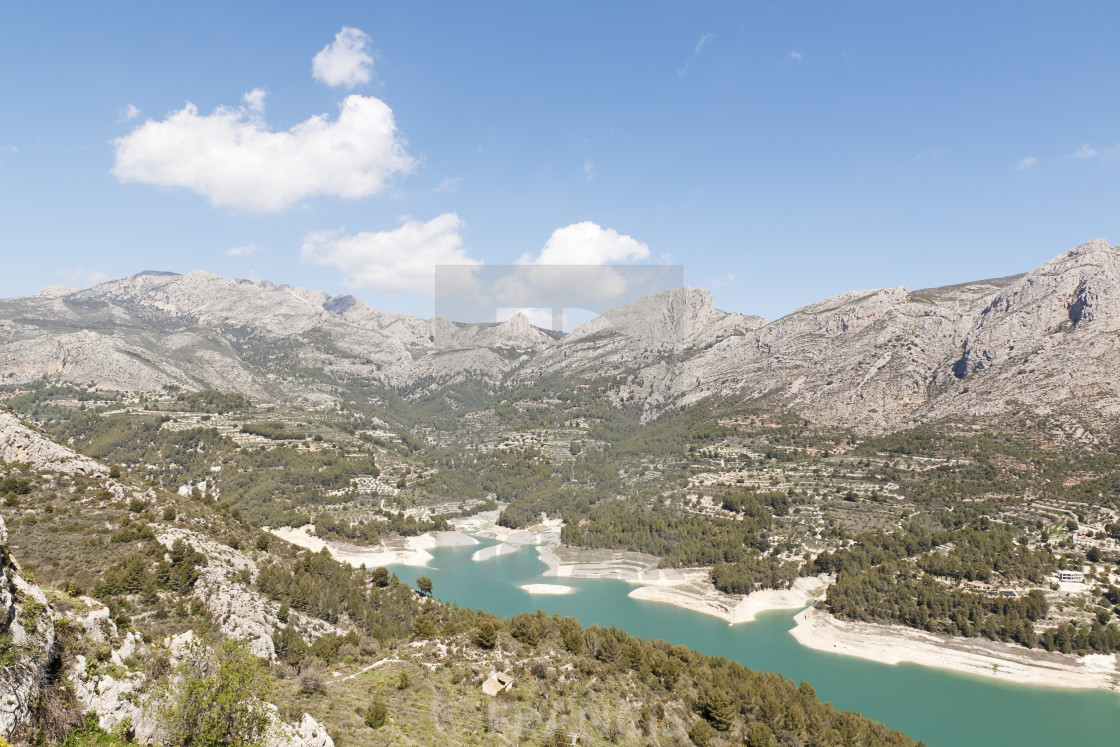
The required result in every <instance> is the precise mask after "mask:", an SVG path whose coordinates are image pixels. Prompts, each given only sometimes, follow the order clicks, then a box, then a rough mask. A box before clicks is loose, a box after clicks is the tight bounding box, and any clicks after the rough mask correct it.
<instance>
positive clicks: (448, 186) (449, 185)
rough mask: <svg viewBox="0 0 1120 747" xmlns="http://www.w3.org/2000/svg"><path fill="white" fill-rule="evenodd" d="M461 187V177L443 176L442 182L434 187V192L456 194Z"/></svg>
mask: <svg viewBox="0 0 1120 747" xmlns="http://www.w3.org/2000/svg"><path fill="white" fill-rule="evenodd" d="M462 186H463V177H461V176H445V177H443V181H442V182H440V183H439V184H437V185H436V189H435V191H436V192H458V191H459V188H460V187H462Z"/></svg>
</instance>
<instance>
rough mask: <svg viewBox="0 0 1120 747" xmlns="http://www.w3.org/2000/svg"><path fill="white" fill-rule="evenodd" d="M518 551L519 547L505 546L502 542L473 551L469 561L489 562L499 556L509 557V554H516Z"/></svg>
mask: <svg viewBox="0 0 1120 747" xmlns="http://www.w3.org/2000/svg"><path fill="white" fill-rule="evenodd" d="M520 549H521V548H519V547H514V546H513V545H507V544H506V543H505V542H503V543H502V544H500V545H491V546H490V547H484V548H482V549H481V550H475V551H474V554H472V555H471V560H475V561H478V560H490V559H491V558H496V557H498V556H499V555H509V554H510V553H511V552H517V551H518V550H520Z"/></svg>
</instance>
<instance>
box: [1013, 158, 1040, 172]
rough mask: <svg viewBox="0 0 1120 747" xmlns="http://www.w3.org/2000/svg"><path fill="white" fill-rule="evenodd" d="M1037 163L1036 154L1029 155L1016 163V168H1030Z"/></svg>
mask: <svg viewBox="0 0 1120 747" xmlns="http://www.w3.org/2000/svg"><path fill="white" fill-rule="evenodd" d="M1036 163H1038V159H1037V158H1035V157H1034V156H1027V157H1026V158H1024V159H1023V160H1022V161H1019V163H1018V164H1016V166H1015V168H1017V169H1020V170H1021V169H1029V168H1030V167H1031V166H1034V165H1035V164H1036Z"/></svg>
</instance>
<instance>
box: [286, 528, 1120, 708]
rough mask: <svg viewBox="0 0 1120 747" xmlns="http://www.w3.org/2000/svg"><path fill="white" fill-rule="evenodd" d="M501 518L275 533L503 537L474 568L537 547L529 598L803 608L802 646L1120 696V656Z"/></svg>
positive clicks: (746, 610)
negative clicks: (845, 599) (989, 633)
mask: <svg viewBox="0 0 1120 747" xmlns="http://www.w3.org/2000/svg"><path fill="white" fill-rule="evenodd" d="M496 514H497V512H488V513H487V514H483V515H478V516H472V517H468V518H466V519H462V520H457V521H455V522H453V525H454V526H456V531H449V532H429V533H426V534H422V535H418V536H415V537H396V538H393V539H390V540H386V541H384V542H382V543H380V544H378V545H373V546H359V545H351V544H347V543H340V542H334V541H327V540H323V539H322V538H319V537H317V536H316V535H314V534H313V532H314V527H312V526H305V527H299V528H291V527H281V528H275V529H269V530H268V531H269V532H270V533H271V534H273V535H274V536H276V537H279V538H280V539H283V540H285V541H287V542H291V543H292V544H295V545H297V546H299V547H303V548H305V549H308V550H311V551H312V552H318V551H320V550H321V549H323V548H326V549H327V551H328V552H329V553H330V554H331V556H332V557H334V558H335V559H336V560H338V561H339V562H343V563H348V564H350V565H351V566H354V567H360V566H362V565H364V566H365V567H366V568H375V567H377V566H388V565H402V566H413V567H425V566H427V565H428V564H429V562H430V561H431V560H432V558H433V556H432V554H431V553H430V552H428V551H429V550H432V549H435V548H452V547H464V546H471V545H477V544H480V543H479V541H478V539H476V537H485V538H488V539H493V540H497V541H498V544H496V545H490V546H487V547H484V548H482V549H480V550H477V551H475V552H474V553H473V554H472V555H471V560H472V561H474V562H481V563H484V562H490V561H493V560H495V559H496V558H499V557H501V556H503V555H508V554H510V553H513V552H517V551H520V550H522V549H523V548H525V547H528V546H535V548H536V551H537V554H538V556H539V558H540V560H541V561H542V562H543V563H544V564H545V566H546V568H545V570H544V571H543V572H542V573H541V574H540V576H541V577H542V579H543V580H545V581H546V582H545V583H529V584H523V585H521V586H520V587H519V588H520V589H522V590H523V591H525V592H526V593H529V594H532V595H567V594H571V593H574V592H575V591H576V589H574V588H573V587H571V586H567V585H564V584H561V583H556V582H557V581H559V580H561V579H613V580H617V581H623V582H625V583H628V584H632V585H634V586H636V588H634V589H632V590H631V591H630V592H629V593H628V596H629V597H631V598H632V599H635V600H638V601H643V602H654V603H657V604H667V605H672V606H675V607H678V608H681V609H684V610H688V611H690V612H695V613H700V614H704V615H709V616H712V617H716V618H718V619H721V620H723V621H725V622H727V623H728V624H729V625H737V624H740V623H747V622H752V621H754V620H755V619H756V618H757V616H758V615H759V614H760V613H763V612H769V611H775V610H797V609H801V610H802V611H801V612H800V613H798V614H797V615H796V616H794V618H793V620H794V622H795V627H794V628H793V629H792V630H790V631H789V634H790V635H791V636H793V638H794V639H795V640H796V641H797V642H798V644H800V645H801V646H803V647H805V648H809V649H813V650H816V651H822V652H825V653H834V654H840V655H844V656H852V657H856V658H861V659H865V660H868V661H874V662H878V663H881V664H887V665H895V664H899V663H904V662H905V663H912V664H917V665H920V666H923V667H930V668H934V669H941V670H947V671H952V672H957V673H962V674H967V675H973V676H979V677H985V678H990V679H997V680H1002V681H1005V682H1013V683H1017V684H1021V685H1034V686H1045V687H1061V688H1067V689H1088V690H1108V691H1111V692H1116V693H1120V656H1117V655H1104V654H1091V655H1088V656H1081V657H1077V656H1072V655H1068V654H1061V653H1054V652H1046V651H1041V650H1037V649H1027V648H1023V647H1022V646H1017V645H1014V644H1007V643H1001V642H998V641H989V640H987V639H980V638H977V639H962V638H952V637H950V636H941V635H934V634H931V633H927V632H925V631H920V630H916V629H911V628H906V627H903V626H898V625H877V624H872V623H857V622H852V621H847V620H841V619H838V618H836V617H833V616H832V615H830V614H828V613H827V612H825V611H823V610H819V609H816V608H815V607H813V606H810V605H812V604H813V603H814V602H816V601H818V600H819V599H821V598H823V596H824V593H825V591H826V590H827V588H828V585H829V584H830V583H831V581H832V579H831V578H829V577H827V576H823V575H822V576H819V577H803V578H799V579H797V580H796V581H795V583H794V584H793V586H792V587H791V588H789V589H781V590H778V589H767V590H761V591H756V592H753V593H751V594H747V595H745V596H737V595H731V594H724V593H722V592H720V591H718V590H717V589H716V588H715V587H714V586H713V585H712V584H711V582H710V580H709V579H708V569H707V568H687V569H664V568H658V567H657V564H658V561H659V558H657V557H656V556H653V555H645V554H642V553H634V552H617V551H610V550H581V549H579V548H571V547H565V546H563V545H561V544H560V526H561V525H560V522H559V521H558V520H553V521H549V522H547V523H544V524H541V525H539V526H535V527H530V528H528V529H524V530H511V529H508V528H505V527H500V526H497V525H496V524H494V523H493V522H494V519H496V518H497V517H496ZM468 531H469V532H471V534H467V533H466V532H468ZM472 535H473V536H472ZM472 565H473V563H472Z"/></svg>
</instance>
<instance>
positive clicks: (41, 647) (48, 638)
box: [0, 519, 57, 739]
mask: <svg viewBox="0 0 1120 747" xmlns="http://www.w3.org/2000/svg"><path fill="white" fill-rule="evenodd" d="M54 623H55V619H54V611H53V610H52V609H51V606H50V604H49V602H48V601H47V596H46V594H44V593H43V590H42V589H40V588H39V587H38V586H35V585H34V584H30V583H28V582H27V581H25V580H24V579H23V578H21V577H20V575H19V567H18V566H17V565H16V563H15V561H14V560H13V559H12V558H11V556H10V555H9V553H8V530H7V527H6V526H5V524H4V520H3V519H0V655H2V656H3V657H4V658H5V660H7V662H8V663H5V665H4V666H3V667H0V737H3V738H4V739H10V738H11V737H12V735H13V734H15V733H16V732H17V731H19V730H20V729H21V728H23V727H24V726H26V725H27V724H28V723H29V722H30V719H31V716H32V710H33V708H34V706H35V701H36V698H37V696H38V694H39V690H40V688H41V687H42V686H43V683H44V681H45V678H46V671H47V668H48V667H49V666H50V664H51V662H52V661H53V659H54V658H55V656H56V655H57V653H56V651H55V629H54Z"/></svg>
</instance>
